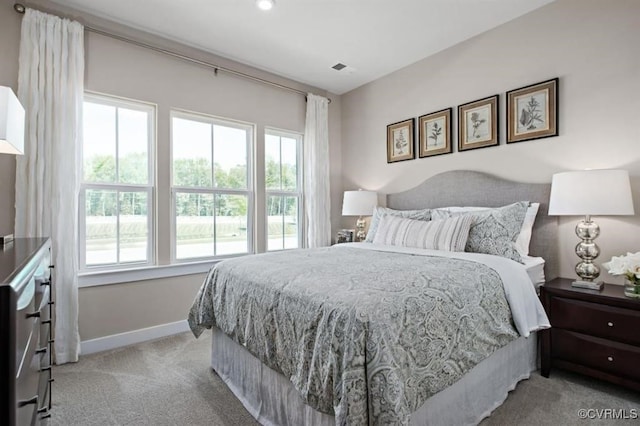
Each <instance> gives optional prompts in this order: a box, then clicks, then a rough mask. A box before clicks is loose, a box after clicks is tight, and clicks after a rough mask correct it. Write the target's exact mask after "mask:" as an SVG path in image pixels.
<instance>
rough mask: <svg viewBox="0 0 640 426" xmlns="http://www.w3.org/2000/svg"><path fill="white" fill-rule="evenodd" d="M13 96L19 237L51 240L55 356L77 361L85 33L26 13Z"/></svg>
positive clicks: (47, 17) (57, 20)
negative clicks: (22, 117)
mask: <svg viewBox="0 0 640 426" xmlns="http://www.w3.org/2000/svg"><path fill="white" fill-rule="evenodd" d="M19 58H20V59H19V60H20V65H19V66H20V69H19V75H18V97H19V98H20V102H21V103H22V105H23V106H24V108H25V110H26V129H25V154H24V156H19V157H18V158H17V163H16V223H15V234H16V236H19V237H51V243H52V255H53V258H52V261H53V264H54V265H55V269H53V270H52V275H53V280H54V281H53V282H54V287H53V289H54V291H55V293H54V296H55V301H56V304H55V316H56V321H55V335H56V340H55V346H54V347H55V357H56V362H57V363H58V364H62V363H66V362H75V361H77V360H78V354H79V352H80V337H79V335H78V243H77V241H78V239H77V232H78V188H79V173H80V171H81V170H82V165H81V163H80V155H79V153H80V147H81V143H82V140H81V138H82V127H81V126H82V102H83V96H84V27H83V26H82V25H80V24H79V23H78V22H75V21H70V20H67V19H61V18H59V17H57V16H53V15H49V14H46V13H42V12H38V11H35V10H32V9H27V10H26V12H25V15H24V17H23V19H22V29H21V38H20V56H19Z"/></svg>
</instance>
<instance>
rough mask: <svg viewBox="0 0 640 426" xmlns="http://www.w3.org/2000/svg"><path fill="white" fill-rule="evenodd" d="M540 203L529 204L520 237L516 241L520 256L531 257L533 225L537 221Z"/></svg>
mask: <svg viewBox="0 0 640 426" xmlns="http://www.w3.org/2000/svg"><path fill="white" fill-rule="evenodd" d="M539 208H540V203H529V208H528V209H527V213H525V215H524V221H522V229H520V235H518V238H517V239H516V242H515V243H514V244H515V247H516V250H518V253H520V256H529V243H530V242H531V233H532V231H533V223H534V222H535V221H536V215H537V214H538V209H539Z"/></svg>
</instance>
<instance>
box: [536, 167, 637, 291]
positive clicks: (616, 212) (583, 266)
mask: <svg viewBox="0 0 640 426" xmlns="http://www.w3.org/2000/svg"><path fill="white" fill-rule="evenodd" d="M549 215H550V216H578V215H580V216H582V215H584V220H582V221H580V222H579V223H578V225H576V234H577V235H578V237H579V238H580V240H581V241H580V242H579V243H578V244H577V245H576V254H577V255H578V257H579V258H580V259H581V261H580V262H579V263H578V264H577V265H576V268H575V270H576V274H578V277H580V278H579V279H578V280H576V281H574V282H573V283H572V284H571V285H572V286H573V287H580V288H588V289H592V290H602V286H603V283H602V281H596V280H597V278H598V277H599V276H600V268H599V267H598V266H597V265H595V264H594V263H593V260H594V259H595V258H597V257H598V255H599V254H600V248H599V247H598V245H597V244H596V243H595V242H594V241H593V240H595V239H596V237H597V236H598V235H599V234H600V227H599V226H598V224H596V223H595V222H594V221H593V220H591V216H592V215H593V216H622V215H633V200H632V198H631V184H630V182H629V172H627V171H626V170H582V171H572V172H563V173H556V174H554V175H553V180H552V181H551V196H550V199H549Z"/></svg>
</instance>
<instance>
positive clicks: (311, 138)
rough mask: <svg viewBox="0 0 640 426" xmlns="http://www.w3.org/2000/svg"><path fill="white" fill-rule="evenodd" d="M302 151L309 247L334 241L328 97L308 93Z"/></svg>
mask: <svg viewBox="0 0 640 426" xmlns="http://www.w3.org/2000/svg"><path fill="white" fill-rule="evenodd" d="M303 151H304V200H305V203H304V204H305V211H306V217H307V247H324V246H328V245H330V244H331V200H330V194H329V190H330V186H329V100H328V99H327V98H323V97H322V96H317V95H314V94H311V93H309V94H307V119H306V122H305V130H304V149H303Z"/></svg>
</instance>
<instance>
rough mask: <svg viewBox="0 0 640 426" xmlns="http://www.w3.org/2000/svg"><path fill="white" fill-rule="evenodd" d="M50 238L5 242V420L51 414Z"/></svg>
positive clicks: (0, 385) (1, 289)
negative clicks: (6, 243)
mask: <svg viewBox="0 0 640 426" xmlns="http://www.w3.org/2000/svg"><path fill="white" fill-rule="evenodd" d="M51 267H52V266H51V242H50V240H49V239H48V238H17V239H16V240H14V241H13V242H12V243H10V244H8V245H5V246H0V424H2V425H3V426H4V425H7V426H14V425H20V426H22V425H36V424H40V423H41V421H42V420H44V419H46V418H48V417H49V416H50V413H49V410H50V409H51V382H52V381H53V379H52V377H51V363H52V351H51V349H52V343H53V339H52V330H51V318H52V315H51V314H52V305H53V301H52V300H51V292H52V280H51V271H50V268H51Z"/></svg>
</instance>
